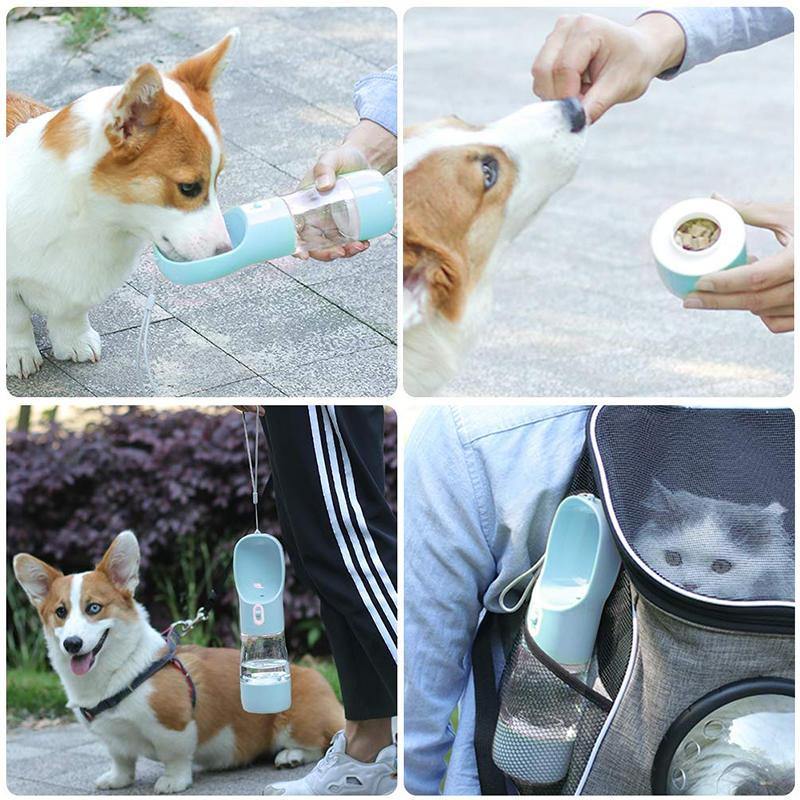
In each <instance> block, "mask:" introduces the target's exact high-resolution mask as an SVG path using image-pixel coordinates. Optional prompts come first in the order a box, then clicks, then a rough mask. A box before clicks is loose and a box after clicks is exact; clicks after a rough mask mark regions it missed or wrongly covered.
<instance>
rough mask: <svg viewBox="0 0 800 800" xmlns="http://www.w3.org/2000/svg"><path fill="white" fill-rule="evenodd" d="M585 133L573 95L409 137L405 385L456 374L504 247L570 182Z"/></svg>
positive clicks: (440, 123) (481, 318)
mask: <svg viewBox="0 0 800 800" xmlns="http://www.w3.org/2000/svg"><path fill="white" fill-rule="evenodd" d="M585 137H586V115H585V113H584V110H583V107H582V106H581V104H580V102H579V101H578V100H576V99H574V98H570V99H568V100H561V101H556V102H549V103H534V104H532V105H529V106H525V107H524V108H522V109H520V110H519V111H516V112H515V113H513V114H510V115H509V116H507V117H503V118H502V119H500V120H497V121H496V122H494V123H492V124H491V125H486V126H476V125H469V124H467V123H466V122H463V121H462V120H460V119H458V117H447V118H444V119H439V120H435V121H433V122H430V123H426V124H423V125H417V126H413V127H411V128H409V129H407V130H406V131H405V139H404V163H403V359H404V361H403V363H404V374H403V382H404V385H405V388H406V391H408V392H409V393H410V394H412V395H417V396H424V395H431V394H436V393H437V392H439V390H440V389H441V388H442V387H443V386H444V385H445V384H446V383H447V382H448V381H449V380H450V379H451V378H453V377H454V376H455V375H456V374H457V373H458V371H459V369H460V366H461V362H462V360H463V358H464V356H465V355H466V354H467V353H468V352H469V350H470V348H471V346H472V343H473V342H474V341H475V339H476V338H477V337H478V336H479V335H480V331H481V326H482V325H483V324H484V323H485V321H486V319H487V317H488V315H489V311H490V308H491V300H492V293H491V283H492V279H493V274H494V272H495V268H496V265H497V263H498V261H499V260H500V258H501V256H502V252H503V248H504V247H505V245H507V244H508V243H509V242H511V241H512V240H513V239H514V237H515V236H516V235H517V234H518V233H519V232H520V231H522V230H523V229H524V228H525V227H526V226H527V225H528V223H529V222H530V221H531V220H532V219H533V217H534V216H535V215H536V213H537V212H538V211H539V210H540V209H541V208H542V207H543V206H544V204H545V203H546V202H547V200H548V198H549V197H550V196H551V195H553V194H554V193H555V192H556V191H558V189H560V188H561V187H562V186H564V185H565V184H566V183H568V182H569V181H570V180H571V178H572V176H573V175H574V174H575V170H576V169H577V166H578V160H579V158H580V154H581V151H582V149H583V145H584V142H585Z"/></svg>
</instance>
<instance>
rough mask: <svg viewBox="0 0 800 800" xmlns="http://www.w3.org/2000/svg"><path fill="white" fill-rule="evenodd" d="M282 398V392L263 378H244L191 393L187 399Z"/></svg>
mask: <svg viewBox="0 0 800 800" xmlns="http://www.w3.org/2000/svg"><path fill="white" fill-rule="evenodd" d="M216 394H219V396H221V397H258V398H261V397H283V396H284V392H282V391H281V390H280V389H278V387H277V386H273V385H272V384H271V383H268V382H267V381H265V380H264V379H263V378H245V379H244V380H242V381H234V382H233V383H225V384H222V385H220V386H209V387H208V388H206V389H203V390H201V391H197V392H192V393H191V394H189V395H187V396H188V397H214V396H215V395H216Z"/></svg>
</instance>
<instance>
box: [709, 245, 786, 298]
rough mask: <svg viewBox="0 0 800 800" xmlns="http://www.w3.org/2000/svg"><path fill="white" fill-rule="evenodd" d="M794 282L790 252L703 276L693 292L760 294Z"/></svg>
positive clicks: (783, 251) (782, 252) (784, 251)
mask: <svg viewBox="0 0 800 800" xmlns="http://www.w3.org/2000/svg"><path fill="white" fill-rule="evenodd" d="M793 278H794V259H793V257H792V253H791V251H790V250H782V251H781V252H780V253H776V254H775V255H774V256H769V257H767V258H762V259H761V260H760V261H759V260H756V261H753V262H751V263H749V264H745V265H743V266H741V267H733V268H732V269H726V270H723V271H722V272H715V273H713V274H712V275H706V276H704V277H702V278H700V280H699V281H697V287H696V289H697V291H699V292H715V293H720V294H729V293H736V294H742V293H746V292H762V291H764V290H765V289H770V288H772V287H775V286H780V285H781V284H783V283H787V282H789V281H792V280H793Z"/></svg>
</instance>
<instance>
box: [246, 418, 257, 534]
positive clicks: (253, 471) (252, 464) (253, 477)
mask: <svg viewBox="0 0 800 800" xmlns="http://www.w3.org/2000/svg"><path fill="white" fill-rule="evenodd" d="M254 416H255V418H256V434H255V448H254V449H255V455H254V456H252V457H251V456H250V437H249V436H248V435H247V419H246V418H245V412H244V411H242V428H244V448H245V450H246V451H247V466H248V467H249V468H250V485H251V486H252V487H253V513H254V515H255V518H256V533H260V532H261V529H260V528H259V527H258V428H259V422H258V406H256V413H255V414H254Z"/></svg>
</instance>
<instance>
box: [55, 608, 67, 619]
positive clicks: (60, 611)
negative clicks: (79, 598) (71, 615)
mask: <svg viewBox="0 0 800 800" xmlns="http://www.w3.org/2000/svg"><path fill="white" fill-rule="evenodd" d="M56 616H57V617H58V618H59V619H64V618H65V617H66V616H67V607H66V606H59V607H58V608H57V609H56Z"/></svg>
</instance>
